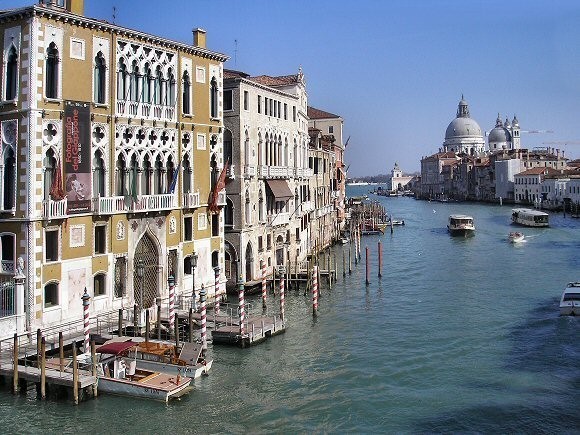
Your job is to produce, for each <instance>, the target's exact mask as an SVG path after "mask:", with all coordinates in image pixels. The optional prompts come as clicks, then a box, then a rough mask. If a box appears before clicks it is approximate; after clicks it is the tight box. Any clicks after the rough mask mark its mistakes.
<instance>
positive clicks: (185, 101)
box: [182, 71, 191, 115]
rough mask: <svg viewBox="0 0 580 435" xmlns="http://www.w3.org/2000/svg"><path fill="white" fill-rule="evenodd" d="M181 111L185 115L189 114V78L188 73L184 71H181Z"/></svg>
mask: <svg viewBox="0 0 580 435" xmlns="http://www.w3.org/2000/svg"><path fill="white" fill-rule="evenodd" d="M182 105H183V113H184V114H186V115H190V114H191V79H190V78H189V73H188V72H187V71H185V72H184V73H183V96H182Z"/></svg>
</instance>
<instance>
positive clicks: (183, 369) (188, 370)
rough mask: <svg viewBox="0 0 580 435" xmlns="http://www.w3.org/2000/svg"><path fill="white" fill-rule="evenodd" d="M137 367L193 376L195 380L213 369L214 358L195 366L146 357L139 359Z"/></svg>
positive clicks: (192, 378)
mask: <svg viewBox="0 0 580 435" xmlns="http://www.w3.org/2000/svg"><path fill="white" fill-rule="evenodd" d="M136 361H137V368H139V369H144V370H152V371H156V372H162V373H167V374H170V375H177V374H179V375H180V376H187V377H188V378H191V381H192V382H193V380H194V379H197V378H199V377H200V376H202V375H204V374H205V375H207V374H208V372H209V371H210V370H211V366H212V364H213V360H211V359H210V360H208V361H206V364H196V365H195V366H192V365H186V366H178V365H176V364H167V363H163V362H158V361H148V360H145V359H137V360H136Z"/></svg>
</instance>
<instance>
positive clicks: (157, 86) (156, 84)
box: [153, 66, 163, 104]
mask: <svg viewBox="0 0 580 435" xmlns="http://www.w3.org/2000/svg"><path fill="white" fill-rule="evenodd" d="M162 78H163V77H162V75H161V67H160V66H158V67H157V70H156V71H155V78H154V81H153V103H154V104H161V80H162Z"/></svg>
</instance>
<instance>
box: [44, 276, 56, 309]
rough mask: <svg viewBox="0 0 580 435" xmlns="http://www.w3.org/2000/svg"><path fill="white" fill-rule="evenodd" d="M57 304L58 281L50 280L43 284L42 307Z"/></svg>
mask: <svg viewBox="0 0 580 435" xmlns="http://www.w3.org/2000/svg"><path fill="white" fill-rule="evenodd" d="M58 304H59V291H58V283H57V282H50V283H48V284H46V285H45V286H44V307H45V308H48V307H54V306H57V305H58Z"/></svg>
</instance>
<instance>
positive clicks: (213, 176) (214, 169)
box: [209, 154, 218, 191]
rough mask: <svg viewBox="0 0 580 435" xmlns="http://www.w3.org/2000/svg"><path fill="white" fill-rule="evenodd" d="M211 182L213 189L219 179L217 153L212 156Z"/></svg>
mask: <svg viewBox="0 0 580 435" xmlns="http://www.w3.org/2000/svg"><path fill="white" fill-rule="evenodd" d="M209 166H210V172H211V175H210V177H211V178H210V182H211V185H210V186H211V189H210V190H212V191H213V189H214V187H215V185H216V184H217V179H218V168H217V161H216V158H215V154H214V155H212V156H211V161H210V164H209Z"/></svg>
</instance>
